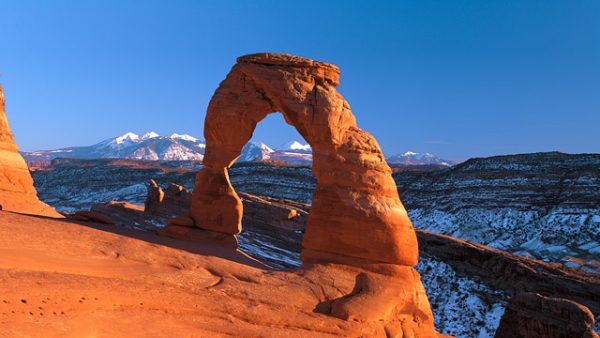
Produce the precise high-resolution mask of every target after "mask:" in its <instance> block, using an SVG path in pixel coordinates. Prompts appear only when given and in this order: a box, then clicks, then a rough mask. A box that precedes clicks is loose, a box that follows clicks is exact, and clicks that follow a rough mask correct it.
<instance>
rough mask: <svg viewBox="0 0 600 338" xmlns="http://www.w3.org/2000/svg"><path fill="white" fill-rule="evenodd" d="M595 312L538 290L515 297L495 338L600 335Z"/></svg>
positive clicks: (505, 312)
mask: <svg viewBox="0 0 600 338" xmlns="http://www.w3.org/2000/svg"><path fill="white" fill-rule="evenodd" d="M593 324H594V315H593V314H592V312H591V311H590V310H589V309H588V308H587V307H585V306H583V305H581V304H579V303H576V302H574V301H571V300H568V299H563V298H551V297H544V296H542V295H540V294H537V293H521V294H518V295H516V296H514V297H513V298H512V299H511V300H510V302H509V303H508V306H507V307H506V310H505V311H504V315H503V316H502V319H501V320H500V326H499V327H498V330H497V331H496V335H495V336H494V337H495V338H561V337H580V338H598V334H597V333H595V332H594V329H593V328H592V325H593Z"/></svg>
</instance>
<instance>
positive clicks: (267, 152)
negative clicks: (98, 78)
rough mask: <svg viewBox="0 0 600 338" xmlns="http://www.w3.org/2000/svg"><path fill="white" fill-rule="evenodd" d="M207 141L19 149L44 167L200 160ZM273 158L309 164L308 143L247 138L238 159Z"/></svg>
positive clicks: (128, 140)
mask: <svg viewBox="0 0 600 338" xmlns="http://www.w3.org/2000/svg"><path fill="white" fill-rule="evenodd" d="M205 148H206V144H205V143H204V141H201V140H199V139H197V138H195V137H193V136H190V135H186V134H176V133H174V134H171V135H170V136H161V135H159V134H157V133H155V132H148V133H145V134H143V135H141V136H140V135H138V134H135V133H132V132H128V133H125V134H123V135H120V136H117V137H114V138H110V139H107V140H104V141H102V142H99V143H97V144H94V145H90V146H80V147H67V148H61V149H53V150H39V151H31V152H21V154H22V155H23V157H24V158H25V160H26V161H27V162H28V164H29V165H30V166H32V167H43V166H47V165H49V164H50V161H52V160H53V159H55V158H78V159H93V158H123V159H135V160H149V161H157V160H160V161H202V159H203V158H204V150H205ZM387 160H388V163H389V164H390V165H391V166H402V165H439V166H446V167H450V166H452V165H453V163H452V162H451V161H447V160H444V159H441V158H439V157H437V156H435V155H432V154H430V153H415V152H411V151H408V152H405V153H402V154H396V155H393V156H390V157H388V158H387ZM257 161H259V162H260V161H275V162H282V163H288V164H295V165H310V164H311V163H312V149H311V147H310V145H308V144H306V143H302V142H299V141H291V142H288V143H286V144H284V145H283V146H281V147H278V148H273V147H271V146H269V145H267V144H265V143H261V142H254V141H250V142H248V143H247V144H246V145H245V146H244V148H243V149H242V153H241V155H240V157H239V159H238V162H257Z"/></svg>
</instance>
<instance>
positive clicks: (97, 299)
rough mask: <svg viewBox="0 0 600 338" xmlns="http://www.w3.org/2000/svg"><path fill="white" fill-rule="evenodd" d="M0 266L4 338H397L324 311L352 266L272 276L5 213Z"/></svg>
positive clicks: (164, 244) (151, 241)
mask: <svg viewBox="0 0 600 338" xmlns="http://www.w3.org/2000/svg"><path fill="white" fill-rule="evenodd" d="M0 257H2V259H0V284H1V285H2V289H1V290H2V291H1V292H0V327H1V328H2V334H4V335H6V336H9V337H12V336H33V337H42V336H43V337H87V336H96V337H190V336H196V337H208V336H210V337H222V336H228V335H233V336H265V337H328V336H331V337H340V336H349V337H356V336H366V337H369V336H374V337H385V336H386V334H389V335H392V336H393V333H394V331H395V330H396V329H395V328H394V327H393V326H387V327H386V326H385V325H384V324H383V322H380V321H375V322H368V323H365V322H357V321H352V320H351V321H345V320H341V319H338V318H335V317H333V316H328V315H324V314H322V313H320V311H326V310H327V308H328V307H330V306H332V305H331V303H332V302H335V300H336V299H345V298H343V297H344V296H346V295H349V294H351V293H352V292H353V289H354V287H355V284H356V280H357V279H359V280H363V279H364V278H365V277H364V276H363V277H360V276H362V275H361V271H360V270H358V269H355V268H352V267H348V266H339V265H337V266H336V265H316V266H312V267H310V268H307V269H303V270H299V271H293V272H290V271H287V272H284V271H272V270H269V269H266V268H265V267H264V266H262V265H261V263H259V262H257V261H255V260H253V259H251V258H249V257H247V256H245V255H243V254H242V253H240V252H237V251H233V250H224V249H223V248H220V247H215V246H211V245H209V244H204V245H198V243H189V242H183V241H179V240H174V239H170V238H166V237H161V236H156V235H153V234H150V233H147V232H146V233H145V232H140V231H131V230H127V229H122V228H119V227H115V226H106V225H100V224H98V225H94V226H93V227H91V226H84V225H81V224H78V223H76V222H73V221H68V220H55V219H49V218H44V217H34V216H25V215H20V214H15V213H11V212H6V211H0ZM406 278H409V279H410V278H413V277H411V275H410V274H409V275H407V276H406ZM361 283H367V284H366V285H367V286H368V285H370V284H369V283H372V281H369V280H368V279H367V280H364V281H361ZM370 292H371V291H370ZM413 301H415V300H414V299H413V300H410V299H407V300H406V303H405V304H407V306H415V305H414V304H412V302H413ZM372 306H375V307H376V306H378V304H373V305H372ZM334 307H335V306H334ZM375 312H377V311H372V312H364V311H363V312H362V313H364V314H365V315H368V314H372V313H375ZM396 324H398V325H397V326H396V327H399V326H401V325H406V324H407V322H404V323H396ZM421 325H423V324H422V323H421ZM418 336H419V337H427V336H428V335H426V334H425V335H418Z"/></svg>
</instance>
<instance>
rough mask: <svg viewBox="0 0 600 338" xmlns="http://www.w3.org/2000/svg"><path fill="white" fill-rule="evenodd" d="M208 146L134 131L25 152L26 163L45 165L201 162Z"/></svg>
mask: <svg viewBox="0 0 600 338" xmlns="http://www.w3.org/2000/svg"><path fill="white" fill-rule="evenodd" d="M205 147H206V146H205V144H204V143H203V142H200V141H198V139H196V138H195V137H193V136H190V135H181V134H172V135H171V136H161V135H159V134H157V133H155V132H148V133H146V134H144V135H142V136H140V135H137V134H135V133H132V132H128V133H125V134H123V135H121V136H117V137H115V138H110V139H107V140H104V141H102V142H100V143H97V144H94V145H91V146H83V147H68V148H62V149H56V150H40V151H33V152H22V155H23V157H24V158H25V160H26V161H27V162H33V163H35V162H44V161H50V160H52V159H55V158H59V157H62V158H87V159H90V158H127V159H137V160H163V161H189V160H195V161H201V160H202V159H203V158H204V148H205Z"/></svg>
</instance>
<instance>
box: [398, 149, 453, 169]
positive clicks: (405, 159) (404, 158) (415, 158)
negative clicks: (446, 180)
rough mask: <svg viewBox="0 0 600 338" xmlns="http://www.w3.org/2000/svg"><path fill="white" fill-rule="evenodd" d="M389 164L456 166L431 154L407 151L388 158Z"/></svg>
mask: <svg viewBox="0 0 600 338" xmlns="http://www.w3.org/2000/svg"><path fill="white" fill-rule="evenodd" d="M386 160H387V162H388V163H389V164H392V165H394V164H395V165H427V164H438V165H443V166H447V167H450V166H452V165H454V163H452V161H447V160H444V159H441V158H439V157H437V156H435V155H433V154H430V153H415V152H413V151H407V152H405V153H403V154H396V155H393V156H389V157H387V158H386Z"/></svg>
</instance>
